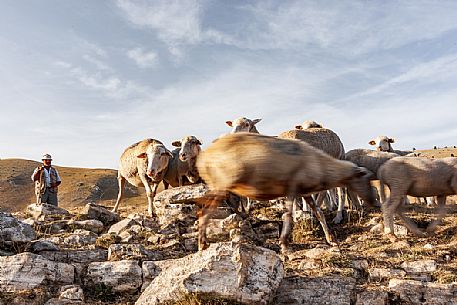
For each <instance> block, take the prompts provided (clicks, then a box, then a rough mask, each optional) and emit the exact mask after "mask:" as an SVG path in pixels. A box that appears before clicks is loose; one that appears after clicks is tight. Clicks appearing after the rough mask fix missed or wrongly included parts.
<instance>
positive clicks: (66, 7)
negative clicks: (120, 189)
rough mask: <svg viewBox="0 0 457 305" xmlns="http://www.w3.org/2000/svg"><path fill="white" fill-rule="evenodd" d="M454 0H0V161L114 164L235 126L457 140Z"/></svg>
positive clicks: (406, 144)
mask: <svg viewBox="0 0 457 305" xmlns="http://www.w3.org/2000/svg"><path fill="white" fill-rule="evenodd" d="M456 20H457V2H456V1H420V0H417V1H340V0H338V1H336V0H335V1H215V0H201V1H197V0H182V1H173V0H164V1H161V0H157V1H130V0H119V1H91V0H85V1H84V0H82V1H58V0H55V1H52V0H43V1H31V0H30V1H20V0H2V1H0V46H1V47H0V82H1V86H0V106H1V107H0V109H1V110H0V130H1V131H0V158H13V157H19V158H27V159H34V160H38V159H40V157H41V155H42V154H43V153H45V152H49V153H51V154H52V155H53V157H54V161H55V164H58V165H65V166H77V167H109V168H117V162H118V158H119V156H120V154H121V153H122V151H123V149H124V148H125V147H127V146H128V145H130V144H132V143H134V142H136V141H139V140H141V139H144V138H156V139H159V140H161V141H162V142H164V143H165V144H166V145H167V146H168V147H169V148H170V149H171V148H172V147H171V142H172V141H173V140H177V139H180V138H181V137H183V136H185V135H195V136H197V137H199V138H200V139H201V140H202V141H203V142H204V144H205V145H207V144H208V143H210V142H211V140H212V139H214V138H216V137H218V136H219V135H221V134H223V133H226V132H228V131H229V130H230V129H229V127H228V126H226V125H225V121H226V120H231V119H236V118H237V117H240V116H246V117H249V118H252V119H254V118H262V119H263V120H262V121H261V122H260V123H259V124H258V125H257V126H258V129H259V131H260V132H262V133H265V134H268V135H276V134H279V133H280V132H282V131H285V130H288V129H291V128H292V127H293V126H295V125H297V124H299V123H301V122H302V121H304V120H308V119H311V120H315V121H318V122H320V123H322V124H323V125H324V126H326V127H328V128H331V129H332V130H334V131H335V132H337V134H338V135H339V136H340V138H341V139H342V141H343V143H344V145H345V148H346V150H349V149H353V148H361V147H364V148H368V147H369V145H368V141H369V140H370V139H372V138H374V137H376V136H378V135H387V136H391V137H394V138H395V139H396V143H395V146H394V147H395V148H396V149H411V148H412V147H416V148H418V149H421V148H431V147H433V146H434V145H437V146H445V145H457V124H456V118H455V114H456V112H457V111H456V110H457V22H456Z"/></svg>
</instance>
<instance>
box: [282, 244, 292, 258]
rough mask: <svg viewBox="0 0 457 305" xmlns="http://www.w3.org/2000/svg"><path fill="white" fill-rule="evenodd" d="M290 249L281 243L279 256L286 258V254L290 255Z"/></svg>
mask: <svg viewBox="0 0 457 305" xmlns="http://www.w3.org/2000/svg"><path fill="white" fill-rule="evenodd" d="M290 252H291V251H290V248H289V246H288V245H285V244H283V243H281V254H282V255H284V256H285V257H287V255H288V254H290Z"/></svg>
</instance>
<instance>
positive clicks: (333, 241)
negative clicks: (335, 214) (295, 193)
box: [305, 196, 338, 246]
mask: <svg viewBox="0 0 457 305" xmlns="http://www.w3.org/2000/svg"><path fill="white" fill-rule="evenodd" d="M305 200H306V202H307V203H308V205H309V207H310V208H311V210H312V211H313V214H314V216H316V218H317V220H319V222H320V224H321V226H322V230H323V231H324V234H325V240H326V241H327V243H328V244H329V245H332V246H337V245H338V242H337V241H336V238H335V236H334V235H333V234H332V233H330V230H329V228H328V225H327V222H326V220H325V215H324V213H322V210H321V209H320V207H319V204H318V203H316V202H315V201H314V199H313V198H312V197H311V196H307V197H305Z"/></svg>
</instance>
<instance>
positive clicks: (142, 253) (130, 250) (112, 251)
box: [108, 244, 162, 261]
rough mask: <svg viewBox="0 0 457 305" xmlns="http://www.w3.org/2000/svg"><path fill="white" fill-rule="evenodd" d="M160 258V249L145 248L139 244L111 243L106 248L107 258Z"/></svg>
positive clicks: (111, 259) (140, 259)
mask: <svg viewBox="0 0 457 305" xmlns="http://www.w3.org/2000/svg"><path fill="white" fill-rule="evenodd" d="M161 258H162V254H161V251H151V250H146V249H145V248H144V247H143V245H141V244H112V245H111V246H110V247H109V248H108V260H109V261H120V260H132V259H133V260H139V261H142V260H158V259H161Z"/></svg>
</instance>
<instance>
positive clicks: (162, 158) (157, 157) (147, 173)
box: [113, 139, 173, 216]
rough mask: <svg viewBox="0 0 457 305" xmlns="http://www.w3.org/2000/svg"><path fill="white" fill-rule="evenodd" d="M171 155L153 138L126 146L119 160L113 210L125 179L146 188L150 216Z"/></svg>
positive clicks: (122, 189)
mask: <svg viewBox="0 0 457 305" xmlns="http://www.w3.org/2000/svg"><path fill="white" fill-rule="evenodd" d="M172 157H173V155H172V154H171V152H170V151H169V150H168V149H167V148H166V147H165V146H164V145H163V144H162V142H160V141H158V140H155V139H145V140H143V141H140V142H138V143H135V144H133V145H131V146H129V147H127V148H126V149H125V151H124V152H123V153H122V155H121V157H120V160H119V170H118V172H117V179H118V182H119V193H118V195H117V200H116V204H115V205H114V208H113V212H117V209H118V207H119V203H120V201H121V199H122V196H123V192H124V185H125V181H126V180H127V181H128V182H129V183H130V184H132V185H134V186H137V187H141V186H142V187H144V188H145V189H146V196H147V197H148V214H149V216H152V214H153V211H152V200H153V198H154V196H155V194H156V192H157V187H158V185H159V183H160V181H162V179H163V177H164V176H165V172H166V170H167V167H168V162H169V160H170V159H171V158H172Z"/></svg>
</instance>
